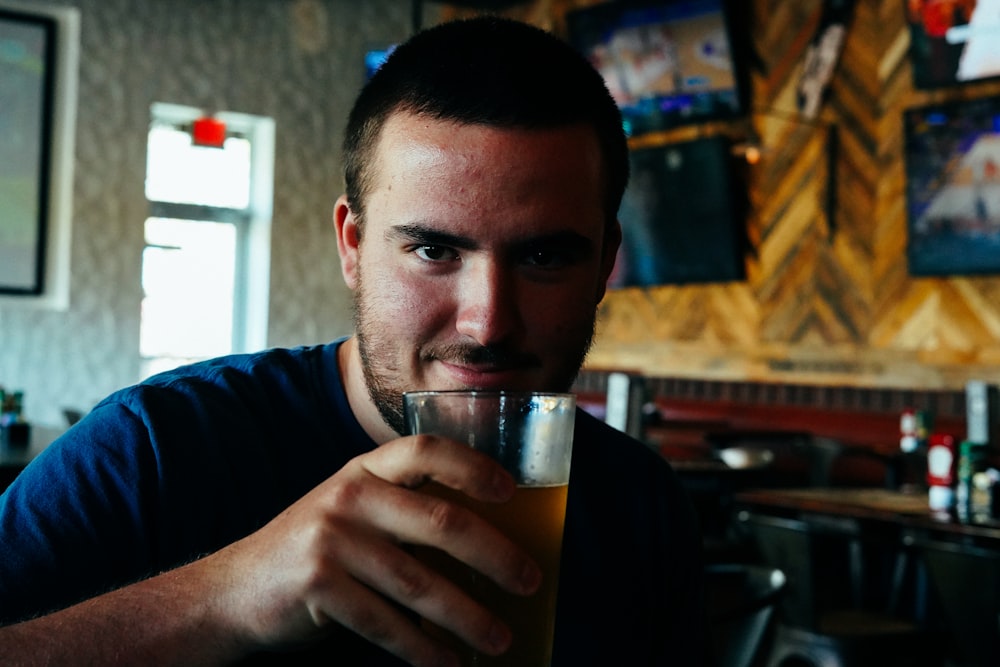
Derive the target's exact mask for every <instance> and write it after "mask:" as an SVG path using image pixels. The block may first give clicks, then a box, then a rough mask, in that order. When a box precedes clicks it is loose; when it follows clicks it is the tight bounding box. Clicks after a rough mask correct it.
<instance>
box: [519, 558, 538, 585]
mask: <svg viewBox="0 0 1000 667" xmlns="http://www.w3.org/2000/svg"><path fill="white" fill-rule="evenodd" d="M541 583H542V571H541V570H539V569H538V566H536V565H535V564H534V563H532V562H530V561H529V562H527V563H525V564H524V569H523V570H521V587H522V588H523V590H524V592H525V593H534V592H535V590H536V589H537V588H538V587H539V586H540V585H541Z"/></svg>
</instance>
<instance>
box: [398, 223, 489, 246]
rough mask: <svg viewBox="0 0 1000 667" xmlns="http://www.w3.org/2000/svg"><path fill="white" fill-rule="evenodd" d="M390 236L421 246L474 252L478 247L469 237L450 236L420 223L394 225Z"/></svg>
mask: <svg viewBox="0 0 1000 667" xmlns="http://www.w3.org/2000/svg"><path fill="white" fill-rule="evenodd" d="M388 236H390V237H393V238H404V239H407V240H409V241H412V242H413V243H419V244H420V245H433V246H447V247H449V248H458V249H459V250H474V249H475V248H476V247H477V246H478V244H477V243H476V242H475V241H473V240H472V239H470V238H468V237H465V236H459V235H458V234H449V233H448V232H442V231H440V230H437V229H434V228H432V227H428V226H426V225H422V224H419V223H410V224H405V225H394V226H392V227H390V228H389V232H388Z"/></svg>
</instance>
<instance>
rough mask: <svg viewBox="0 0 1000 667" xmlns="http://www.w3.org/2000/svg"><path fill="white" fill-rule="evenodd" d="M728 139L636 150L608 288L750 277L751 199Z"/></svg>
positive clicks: (716, 137)
mask: <svg viewBox="0 0 1000 667" xmlns="http://www.w3.org/2000/svg"><path fill="white" fill-rule="evenodd" d="M735 164H736V162H735V160H734V158H733V154H732V151H731V147H730V141H729V139H728V138H726V137H723V136H715V137H707V138H703V139H695V140H693V141H685V142H679V143H672V144H667V145H661V146H654V147H650V148H642V149H636V150H633V151H632V152H631V167H632V178H631V180H630V181H629V186H628V189H627V190H626V192H625V197H624V199H623V201H622V205H621V208H620V210H619V212H618V217H619V219H620V220H621V224H622V246H621V250H620V252H619V254H618V261H617V263H616V265H615V270H614V272H613V273H612V275H611V279H610V281H609V283H608V285H609V287H612V288H617V287H631V286H640V287H642V286H653V285H682V284H690V283H715V282H729V281H736V280H743V279H744V278H745V276H746V270H745V269H746V265H745V260H744V254H745V252H744V251H745V249H746V232H745V227H744V224H743V222H744V218H745V216H744V213H745V211H746V207H745V201H746V195H745V194H744V190H743V188H742V187H741V183H742V179H740V178H739V173H738V171H737V169H736V166H735Z"/></svg>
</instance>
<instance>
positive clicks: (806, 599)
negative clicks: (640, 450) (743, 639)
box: [740, 512, 938, 667]
mask: <svg viewBox="0 0 1000 667" xmlns="http://www.w3.org/2000/svg"><path fill="white" fill-rule="evenodd" d="M740 519H741V521H742V522H744V524H745V525H746V526H747V527H748V529H749V532H750V534H751V535H752V539H753V541H754V543H755V544H756V546H757V550H758V553H759V555H760V557H761V560H762V562H763V563H764V564H765V565H767V566H769V567H774V568H778V569H780V570H781V571H782V572H784V573H785V576H786V578H787V589H786V591H785V594H784V595H783V596H782V598H781V601H780V603H779V614H778V622H777V624H776V626H775V633H774V641H773V646H772V650H771V653H770V656H769V658H768V660H767V667H789V666H791V665H795V666H796V667H798V666H803V667H804V666H811V667H852V666H864V667H867V666H868V665H893V666H894V667H911V666H912V667H916V666H923V665H927V666H930V665H936V664H938V663H937V660H936V658H935V652H934V651H932V650H931V649H932V647H931V645H930V642H929V639H928V638H927V637H926V636H925V635H924V633H923V632H922V631H921V629H920V628H918V627H917V625H916V624H915V623H912V622H910V621H909V620H907V619H903V618H900V617H897V616H895V615H892V614H890V613H888V612H886V611H883V610H873V609H868V608H865V607H864V605H863V604H862V601H861V600H858V599H856V598H855V596H854V595H851V594H850V589H851V587H850V586H849V585H848V582H850V581H852V580H856V577H857V574H856V573H855V572H852V571H851V570H852V568H854V567H856V566H857V562H856V561H855V560H854V559H851V558H849V557H848V554H849V553H851V549H850V547H849V545H850V544H852V543H856V538H857V534H856V533H851V532H847V533H846V534H838V533H837V532H836V531H835V530H834V529H833V528H824V527H822V526H817V525H814V524H812V523H810V522H807V521H802V520H798V519H786V518H780V517H772V516H763V515H755V514H751V513H746V512H744V513H741V515H740ZM842 556H843V557H842Z"/></svg>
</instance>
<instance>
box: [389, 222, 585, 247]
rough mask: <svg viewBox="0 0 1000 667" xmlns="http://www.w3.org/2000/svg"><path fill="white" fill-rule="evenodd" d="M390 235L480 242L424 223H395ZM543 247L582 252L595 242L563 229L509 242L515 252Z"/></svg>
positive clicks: (448, 243) (453, 243)
mask: <svg viewBox="0 0 1000 667" xmlns="http://www.w3.org/2000/svg"><path fill="white" fill-rule="evenodd" d="M387 236H389V237H391V238H394V239H399V238H403V239H406V240H407V241H409V242H411V243H416V244H419V245H429V246H445V247H448V248H456V249H458V250H476V249H477V248H479V247H480V244H479V243H478V242H476V241H475V240H473V239H471V238H469V237H467V236H462V235H459V234H451V233H449V232H442V231H440V230H438V229H434V228H433V227H431V226H428V225H424V224H421V223H407V224H402V225H394V226H392V227H390V228H389V231H388V232H387ZM541 247H544V248H559V249H561V250H566V251H570V252H574V253H577V254H580V255H583V254H586V253H589V252H592V251H593V250H594V243H593V241H592V240H591V239H589V238H587V237H586V236H584V235H582V234H580V233H578V232H575V231H572V230H563V231H557V232H552V233H550V234H539V235H538V236H527V237H525V238H522V239H516V240H514V241H512V242H511V243H510V244H509V248H510V249H511V250H513V251H514V252H515V253H516V252H524V251H530V250H531V249H533V248H541Z"/></svg>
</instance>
